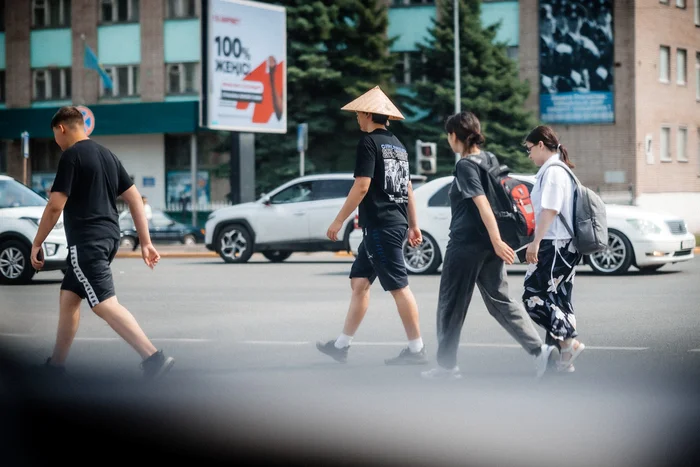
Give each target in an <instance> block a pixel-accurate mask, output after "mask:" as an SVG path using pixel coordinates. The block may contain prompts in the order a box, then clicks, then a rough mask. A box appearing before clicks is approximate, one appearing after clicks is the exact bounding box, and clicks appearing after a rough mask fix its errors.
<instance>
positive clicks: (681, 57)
mask: <svg viewBox="0 0 700 467" xmlns="http://www.w3.org/2000/svg"><path fill="white" fill-rule="evenodd" d="M687 63H688V52H687V51H686V50H685V49H677V50H676V75H677V76H676V83H677V84H686V83H687V82H688V66H687Z"/></svg>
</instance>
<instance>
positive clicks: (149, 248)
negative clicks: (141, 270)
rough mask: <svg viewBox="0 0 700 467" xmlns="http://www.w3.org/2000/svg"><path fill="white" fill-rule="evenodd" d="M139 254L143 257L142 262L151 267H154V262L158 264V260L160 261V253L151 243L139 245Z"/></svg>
mask: <svg viewBox="0 0 700 467" xmlns="http://www.w3.org/2000/svg"><path fill="white" fill-rule="evenodd" d="M141 256H142V257H143V262H144V263H146V266H148V267H149V268H151V269H153V268H154V267H156V264H158V261H160V255H159V254H158V252H157V251H156V249H155V247H154V246H153V245H152V244H148V245H141Z"/></svg>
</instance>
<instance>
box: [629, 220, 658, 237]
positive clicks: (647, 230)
mask: <svg viewBox="0 0 700 467" xmlns="http://www.w3.org/2000/svg"><path fill="white" fill-rule="evenodd" d="M627 222H628V223H629V224H630V225H631V226H633V227H634V228H635V229H637V230H638V231H639V232H640V233H641V234H643V235H652V234H660V233H661V232H663V231H664V228H663V227H661V226H660V225H658V224H657V223H655V222H652V221H647V220H643V219H627Z"/></svg>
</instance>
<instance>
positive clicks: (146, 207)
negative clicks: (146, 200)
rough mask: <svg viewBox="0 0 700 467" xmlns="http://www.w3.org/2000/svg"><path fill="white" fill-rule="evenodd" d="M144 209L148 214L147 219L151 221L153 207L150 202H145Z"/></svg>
mask: <svg viewBox="0 0 700 467" xmlns="http://www.w3.org/2000/svg"><path fill="white" fill-rule="evenodd" d="M143 211H144V213H145V214H146V220H149V221H150V220H151V219H153V209H151V205H150V204H144V205H143Z"/></svg>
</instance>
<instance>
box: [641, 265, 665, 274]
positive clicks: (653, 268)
mask: <svg viewBox="0 0 700 467" xmlns="http://www.w3.org/2000/svg"><path fill="white" fill-rule="evenodd" d="M664 266H665V264H653V265H651V266H642V267H639V266H637V268H638V269H639V271H640V272H642V273H651V272H656V271H658V270H659V269H661V268H662V267H664Z"/></svg>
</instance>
